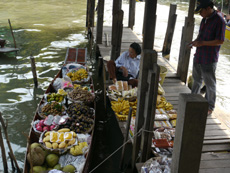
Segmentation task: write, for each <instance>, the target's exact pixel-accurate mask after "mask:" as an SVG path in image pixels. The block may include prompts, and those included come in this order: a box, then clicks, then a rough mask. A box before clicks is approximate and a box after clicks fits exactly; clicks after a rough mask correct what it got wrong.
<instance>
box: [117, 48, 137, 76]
mask: <svg viewBox="0 0 230 173" xmlns="http://www.w3.org/2000/svg"><path fill="white" fill-rule="evenodd" d="M140 59H141V55H137V57H135V58H131V57H129V51H126V52H124V53H122V54H121V55H120V56H119V57H118V58H117V60H116V61H115V63H116V67H122V66H123V67H125V68H126V69H127V70H128V74H130V75H132V76H133V78H136V77H137V74H138V72H139V66H140Z"/></svg>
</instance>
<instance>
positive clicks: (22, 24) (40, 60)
mask: <svg viewBox="0 0 230 173" xmlns="http://www.w3.org/2000/svg"><path fill="white" fill-rule="evenodd" d="M177 3H178V7H177V15H178V16H177V24H176V29H175V33H174V39H173V43H172V50H171V57H170V58H171V61H174V62H176V61H177V57H178V55H179V45H180V38H181V30H182V26H183V25H184V19H185V15H187V8H188V2H181V1H177ZM169 4H170V1H163V0H162V1H160V2H159V4H158V7H157V15H158V16H157V26H156V34H155V36H156V38H155V46H156V47H159V48H161V47H162V45H163V39H164V36H165V31H166V26H167V20H168V11H169ZM105 5H106V6H105V17H104V21H105V25H106V24H107V25H108V24H109V25H111V17H112V13H111V10H112V1H111V0H106V1H105ZM136 7H137V11H136V25H135V28H134V30H135V31H136V32H137V33H139V34H140V33H141V31H142V25H143V23H142V20H143V12H144V10H143V9H144V3H141V2H138V3H137V5H136ZM122 8H123V9H124V11H125V19H124V25H125V26H127V23H128V22H127V21H128V20H127V16H128V4H127V0H124V1H123V7H122ZM85 14H86V0H81V1H80V0H66V1H63V0H52V1H47V0H46V1H45V0H33V1H32V0H30V1H25V0H15V1H10V0H2V1H0V38H4V39H7V40H8V46H11V47H13V40H12V36H11V34H10V30H9V25H8V21H7V20H8V19H10V20H11V24H12V26H13V29H14V34H15V38H16V42H17V46H18V47H19V48H20V52H19V53H18V55H17V56H16V57H15V55H14V54H6V55H4V54H0V96H1V97H0V111H1V112H2V114H3V116H4V118H5V119H7V120H8V133H9V138H10V141H11V144H12V147H13V150H14V152H15V155H16V158H17V160H18V162H19V166H20V167H21V168H22V167H23V164H24V163H23V161H24V154H25V150H26V148H25V147H26V140H27V139H26V135H27V134H28V131H29V128H30V123H31V120H32V118H33V115H34V112H35V110H36V107H37V104H38V102H39V100H40V98H41V97H42V95H43V93H44V90H45V89H46V87H47V86H48V84H49V82H50V81H51V80H52V78H53V76H54V75H55V74H56V72H57V71H58V70H59V68H60V67H61V65H62V63H63V60H64V58H65V53H66V48H67V47H74V46H79V47H82V46H84V45H85V44H86V42H87V41H86V40H85V35H84V32H85V18H86V16H85ZM200 19H201V18H200V17H199V16H198V15H197V16H196V27H195V34H194V36H196V35H197V31H198V27H199V21H200ZM229 46H230V43H229V42H226V43H224V45H223V46H222V49H221V55H220V62H219V64H218V69H217V78H218V85H217V94H218V98H217V102H218V104H220V105H222V106H223V107H224V108H226V109H227V108H228V105H229V103H230V94H229V92H228V87H229V86H230V81H229V80H227V79H228V77H229V76H230V71H229V70H228V67H229V65H230V50H229V49H228V48H229ZM193 51H194V50H193ZM30 55H32V56H34V57H35V61H36V66H37V74H38V82H39V88H38V89H34V85H33V79H32V72H31V67H30ZM191 59H192V58H191ZM190 69H191V63H190ZM5 146H6V145H5ZM9 165H10V163H9ZM2 170H3V168H2V160H1V157H0V172H1V171H2Z"/></svg>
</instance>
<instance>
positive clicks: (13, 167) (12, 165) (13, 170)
mask: <svg viewBox="0 0 230 173" xmlns="http://www.w3.org/2000/svg"><path fill="white" fill-rule="evenodd" d="M8 156H9V158H10V162H11V167H12V172H15V166H14V160H13V156H12V155H11V153H10V152H8Z"/></svg>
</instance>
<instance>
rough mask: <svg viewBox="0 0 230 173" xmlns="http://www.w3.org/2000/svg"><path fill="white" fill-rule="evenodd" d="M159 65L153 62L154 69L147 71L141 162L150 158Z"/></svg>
mask: <svg viewBox="0 0 230 173" xmlns="http://www.w3.org/2000/svg"><path fill="white" fill-rule="evenodd" d="M159 73H160V67H159V66H158V65H157V63H154V70H149V73H148V84H149V87H148V91H147V93H146V99H145V110H144V127H143V131H142V139H141V162H145V161H146V160H148V159H149V158H150V154H151V144H152V137H153V133H150V132H153V126H154V119H155V112H156V100H157V90H158V82H159Z"/></svg>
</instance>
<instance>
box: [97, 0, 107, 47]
mask: <svg viewBox="0 0 230 173" xmlns="http://www.w3.org/2000/svg"><path fill="white" fill-rule="evenodd" d="M104 3H105V0H99V1H98V7H97V35H96V43H97V44H102V35H103V19H104Z"/></svg>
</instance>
